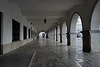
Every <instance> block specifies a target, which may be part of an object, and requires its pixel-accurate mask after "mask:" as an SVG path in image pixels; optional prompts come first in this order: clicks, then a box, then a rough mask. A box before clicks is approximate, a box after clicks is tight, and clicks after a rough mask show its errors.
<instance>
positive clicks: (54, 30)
mask: <svg viewBox="0 0 100 67" xmlns="http://www.w3.org/2000/svg"><path fill="white" fill-rule="evenodd" d="M54 31H55V34H54V35H55V41H56V34H57V33H56V28H55V29H54Z"/></svg>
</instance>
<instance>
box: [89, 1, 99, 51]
mask: <svg viewBox="0 0 100 67" xmlns="http://www.w3.org/2000/svg"><path fill="white" fill-rule="evenodd" d="M90 34H91V51H92V52H100V45H99V44H100V1H98V3H97V4H96V6H95V8H94V11H93V14H92V19H91V31H90Z"/></svg>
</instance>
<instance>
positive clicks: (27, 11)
mask: <svg viewBox="0 0 100 67" xmlns="http://www.w3.org/2000/svg"><path fill="white" fill-rule="evenodd" d="M8 1H10V2H13V3H16V4H17V5H18V6H19V8H20V9H21V11H22V15H23V16H27V19H28V21H29V22H32V24H33V26H34V27H35V28H36V30H37V31H38V32H40V31H42V30H44V31H48V30H49V29H50V28H51V27H52V26H53V25H55V24H56V23H59V22H60V19H61V18H62V17H65V16H66V14H67V12H68V11H69V10H70V9H71V8H73V6H75V5H81V4H83V3H84V2H85V0H8ZM45 16H46V19H47V23H46V24H45V23H44V21H43V20H44V19H45Z"/></svg>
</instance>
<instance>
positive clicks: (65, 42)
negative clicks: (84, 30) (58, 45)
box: [62, 21, 67, 45]
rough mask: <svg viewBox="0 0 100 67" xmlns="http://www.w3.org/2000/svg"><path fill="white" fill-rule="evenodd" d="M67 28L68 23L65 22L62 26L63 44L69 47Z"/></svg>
mask: <svg viewBox="0 0 100 67" xmlns="http://www.w3.org/2000/svg"><path fill="white" fill-rule="evenodd" d="M66 33H67V26H66V22H65V21H64V23H63V25H62V43H63V44H66V45H67V34H66Z"/></svg>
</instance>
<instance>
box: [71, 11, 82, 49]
mask: <svg viewBox="0 0 100 67" xmlns="http://www.w3.org/2000/svg"><path fill="white" fill-rule="evenodd" d="M81 31H82V21H81V18H80V16H79V14H77V13H75V14H74V15H73V18H72V21H71V45H72V46H74V47H75V48H78V50H82V48H83V40H82V39H83V38H82V37H83V35H82V33H81Z"/></svg>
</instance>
